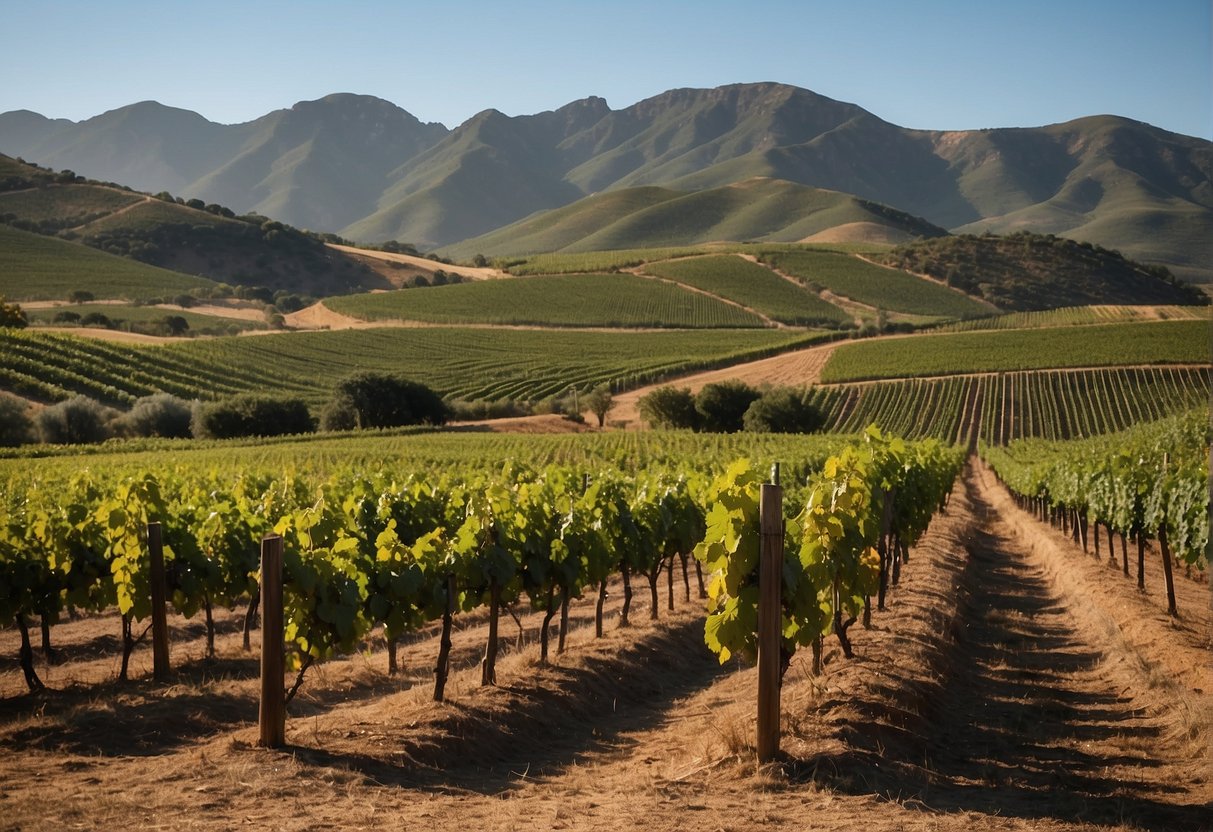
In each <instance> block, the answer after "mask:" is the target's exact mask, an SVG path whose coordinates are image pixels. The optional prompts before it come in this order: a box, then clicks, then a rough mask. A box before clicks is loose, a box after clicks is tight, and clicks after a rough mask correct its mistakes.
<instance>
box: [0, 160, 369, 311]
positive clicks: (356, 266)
mask: <svg viewBox="0 0 1213 832" xmlns="http://www.w3.org/2000/svg"><path fill="white" fill-rule="evenodd" d="M2 227H12V228H15V229H20V230H22V231H27V232H37V233H39V234H41V235H47V236H54V237H55V238H56V242H60V243H62V246H66V248H64V247H62V246H44V247H42V249H39V250H43V251H45V252H46V254H47V256H51V255H52V254H53V256H54V257H55V258H57V259H56V260H55V262H58V263H60V264H61V267H62V268H66V269H67V273H66V274H64V275H61V276H57V277H56V278H55V279H54V280H53V281H52V282H53V283H54V284H55V285H57V286H58V285H61V284H63V283H64V281H65V280H66V281H68V282H70V283H71V284H72V285H71V288H76V289H88V290H90V291H92V290H94V287H92V286H90V285H85V284H91V283H93V282H94V279H95V278H96V277H97V275H96V274H94V272H93V269H94V268H95V266H94V265H92V264H96V263H99V262H100V261H98V260H97V259H96V258H88V257H86V256H85V255H84V254H83V253H80V252H75V253H72V252H70V251H69V250H71V249H83V248H84V247H85V246H89V247H91V248H94V249H100V250H101V251H104V252H108V253H109V254H111V255H119V256H120V257H122V256H125V257H127V258H130V260H126V261H123V262H127V263H131V262H132V261H140V262H141V263H146V264H150V265H153V266H159V267H161V268H162V269H169V270H171V271H173V272H179V273H180V274H179V275H177V277H180V278H182V282H184V283H185V284H187V285H190V286H197V285H200V284H201V283H205V282H209V281H199V280H198V279H197V278H198V277H206V278H209V279H210V280H211V281H217V282H223V283H229V284H232V285H243V286H250V287H252V286H260V287H264V288H267V289H270V290H283V291H287V292H294V293H301V294H315V295H327V294H333V293H341V292H348V291H351V290H358V289H369V288H386V287H387V286H389V285H390V283H389V282H388V281H387V280H385V279H384V278H382V277H381V276H380V275H378V274H376V273H375V272H374V271H373V270H372V269H370V268H369V267H368V266H366V265H365V264H364V263H362V262H361V261H359V260H356V259H355V258H353V257H350V256H348V255H346V254H345V253H343V252H341V251H339V250H335V249H333V248H330V247H329V246H327V245H326V244H325V243H326V241H325V240H324V239H322V238H320V237H318V236H315V235H311V234H306V233H304V232H301V231H299V230H298V229H296V228H292V227H291V226H288V225H284V224H283V223H280V222H277V221H276V220H268V219H266V218H265V217H262V216H259V215H255V214H254V215H245V216H240V217H237V216H235V214H234V213H233V212H232V211H231V210H229V209H227V208H224V207H222V206H220V205H217V204H215V203H211V204H210V205H205V204H204V203H202V202H201V201H191V202H190V203H189V204H183V203H180V202H177V201H175V200H172V199H170V198H167V197H165V198H158V197H153V196H150V195H148V194H142V193H139V192H137V191H131V190H128V189H123V188H118V187H115V186H112V185H107V184H103V183H100V182H95V181H91V180H86V179H84V178H83V177H79V176H76V175H74V174H72V173H71V172H59V173H56V172H54V171H48V170H43V169H41V168H37V167H34V166H32V165H28V164H25V163H22V162H17V161H15V160H13V159H10V158H8V157H7V156H0V228H2ZM69 241H70V242H69ZM81 243H83V244H84V245H80V244H81ZM23 249H24V250H29V251H30V252H34V249H33V248H31V246H30V245H26V244H23ZM36 256H41V255H36V253H31V254H30V257H31V258H33V259H36ZM64 263H66V264H67V265H66V266H64V265H62V264H64ZM132 265H134V264H133V263H132ZM115 270H117V271H131V272H138V270H135V269H133V268H132V269H125V270H124V269H121V268H119V267H118V266H117V265H116V264H113V263H108V264H103V266H102V272H104V273H105V274H108V273H110V272H114V271H115ZM156 271H158V270H156ZM153 282H155V281H153ZM159 282H160V283H165V280H164V276H163V275H161V277H160V278H159ZM172 283H173V281H168V284H172ZM111 285H115V286H116V285H118V284H117V283H115V282H114V281H112V280H109V279H108V278H106V279H103V280H102V281H101V285H100V286H98V287H96V291H94V294H97V296H98V297H110V298H112V297H145V296H148V295H149V294H150V295H155V294H158V292H157V291H154V290H153V291H149V292H146V293H142V294H138V293H137V294H131V293H130V292H131V291H132V290H131V289H129V285H130V281H126V282H125V283H122V284H121V285H122V286H123V287H126V288H123V289H122V291H121V292H120V293H118V294H113V293H111V290H110V289H109V288H106V287H109V286H111ZM166 285H167V284H166ZM35 288H36V287H31V288H30V291H31V292H32V291H35ZM178 291H180V290H178ZM23 296H24V295H23Z"/></svg>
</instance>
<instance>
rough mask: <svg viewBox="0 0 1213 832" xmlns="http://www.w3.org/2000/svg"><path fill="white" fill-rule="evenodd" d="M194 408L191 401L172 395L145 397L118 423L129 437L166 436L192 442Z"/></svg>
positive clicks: (117, 425)
mask: <svg viewBox="0 0 1213 832" xmlns="http://www.w3.org/2000/svg"><path fill="white" fill-rule="evenodd" d="M192 417H193V408H192V406H191V405H190V403H189V402H187V401H185V400H184V399H179V398H177V397H176V396H173V395H170V394H168V393H157V394H155V395H152V396H144V397H143V398H141V399H139V400H138V401H136V402H135V404H134V406H133V407H132V408H131V409H130V411H129V412H127V413H126V414H124V415H123V416H122V417H121V418H120V419H118V421H117V422H116V425H115V426H116V427H117V428H118V430H119V431H121V432H122V433H124V434H126V435H128V436H165V437H169V438H174V439H188V438H189V436H190V421H191V419H192Z"/></svg>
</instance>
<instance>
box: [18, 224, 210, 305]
mask: <svg viewBox="0 0 1213 832" xmlns="http://www.w3.org/2000/svg"><path fill="white" fill-rule="evenodd" d="M214 285H215V284H214V282H213V281H210V280H207V279H205V278H201V277H192V276H190V275H185V274H180V273H178V272H173V271H169V270H167V269H160V268H156V267H155V266H149V265H147V264H145V263H140V262H137V261H135V260H130V259H128V258H126V257H118V256H116V255H113V254H109V253H107V252H104V251H97V250H96V249H93V248H89V247H88V246H85V245H81V244H79V243H72V242H68V241H67V240H62V239H58V238H56V237H47V236H45V235H42V234H33V233H30V232H28V231H21V230H19V229H16V228H13V227H11V226H7V225H2V224H0V295H4V296H5V297H7V298H9V299H10V300H18V301H21V300H65V299H67V297H68V295H69V294H71V293H72V292H73V291H76V290H83V291H88V292H92V293H93V295H94V296H95V297H98V298H126V299H128V300H146V299H148V298H162V297H171V296H173V295H177V294H181V293H182V292H189V291H192V290H195V289H207V290H209V289H210V288H212V287H213V286H214Z"/></svg>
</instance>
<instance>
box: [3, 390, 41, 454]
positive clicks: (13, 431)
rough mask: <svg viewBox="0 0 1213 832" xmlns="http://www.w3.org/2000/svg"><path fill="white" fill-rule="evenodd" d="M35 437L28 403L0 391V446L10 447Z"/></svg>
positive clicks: (31, 440) (33, 440)
mask: <svg viewBox="0 0 1213 832" xmlns="http://www.w3.org/2000/svg"><path fill="white" fill-rule="evenodd" d="M37 439H38V436H37V434H36V432H35V431H34V420H33V419H31V418H30V414H29V405H27V404H26V403H25V402H24V401H23V400H21V399H19V398H17V397H16V396H10V395H9V394H8V393H0V446H3V447H6V448H12V447H16V446H17V445H24V444H25V443H27V442H35V441H37Z"/></svg>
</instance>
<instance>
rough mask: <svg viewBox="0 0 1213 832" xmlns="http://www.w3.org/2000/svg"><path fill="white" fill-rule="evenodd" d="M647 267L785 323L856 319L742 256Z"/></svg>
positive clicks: (826, 322)
mask: <svg viewBox="0 0 1213 832" xmlns="http://www.w3.org/2000/svg"><path fill="white" fill-rule="evenodd" d="M644 271H645V273H646V274H652V275H656V276H658V277H663V278H666V279H668V280H674V281H677V282H678V283H683V284H686V285H688V286H693V287H695V288H696V289H701V290H703V291H705V292H708V293H710V294H713V295H717V296H719V297H723V298H727V299H728V300H731V301H734V302H736V303H739V304H741V305H742V306H745V307H747V308H749V309H753V310H754V311H755V312H759V313H760V314H763V315H766V316H767V317H769V318H771V319H773V320H776V321H780V322H781V323H785V324H791V325H796V326H806V325H811V324H841V323H849V322H850V321H851V320H852V317H851V316H850V315H848V314H847V313H846V312H845V311H843V310H842V309H839V308H838V307H837V306H834V305H833V304H832V303H827V302H826V301H824V300H822V299H821V298H819V297H818V296H817V295H815V294H813V293H811V292H809V291H806V290H805V289H798V288H797V287H796V286H795V285H794V284H792V283H791V282H789V281H787V280H785V279H783V278H782V277H779V276H778V275H776V274H775V273H773V272H772V271H771V270H770V269H766V268H763V267H762V266H759V265H756V264H755V263H752V262H750V261H748V260H743V259H741V258H740V257H733V256H715V257H689V258H682V259H679V260H667V261H663V262H659V263H653V264H650V265H647V266H645V267H644Z"/></svg>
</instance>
